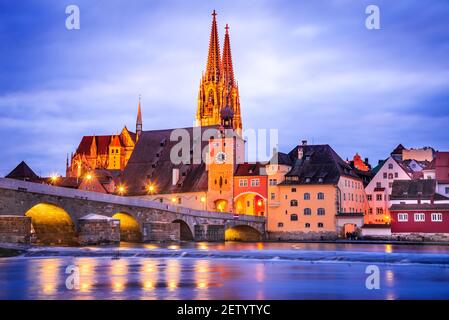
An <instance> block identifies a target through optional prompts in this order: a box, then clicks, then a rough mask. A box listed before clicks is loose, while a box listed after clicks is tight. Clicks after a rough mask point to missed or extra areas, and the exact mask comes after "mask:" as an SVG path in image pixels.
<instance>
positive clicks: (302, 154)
mask: <svg viewBox="0 0 449 320" xmlns="http://www.w3.org/2000/svg"><path fill="white" fill-rule="evenodd" d="M303 157H304V150H303V149H302V147H298V159H302V158H303Z"/></svg>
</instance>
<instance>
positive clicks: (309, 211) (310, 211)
mask: <svg viewBox="0 0 449 320" xmlns="http://www.w3.org/2000/svg"><path fill="white" fill-rule="evenodd" d="M304 215H305V216H311V215H312V209H310V208H304Z"/></svg>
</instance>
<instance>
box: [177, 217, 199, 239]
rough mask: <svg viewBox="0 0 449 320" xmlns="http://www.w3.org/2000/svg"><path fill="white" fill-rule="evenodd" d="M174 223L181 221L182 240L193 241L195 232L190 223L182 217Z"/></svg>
mask: <svg viewBox="0 0 449 320" xmlns="http://www.w3.org/2000/svg"><path fill="white" fill-rule="evenodd" d="M172 223H179V225H180V233H181V234H180V240H181V241H193V240H194V237H193V232H192V228H190V226H189V224H188V223H187V222H185V221H184V220H182V219H176V220H174V221H173V222H172Z"/></svg>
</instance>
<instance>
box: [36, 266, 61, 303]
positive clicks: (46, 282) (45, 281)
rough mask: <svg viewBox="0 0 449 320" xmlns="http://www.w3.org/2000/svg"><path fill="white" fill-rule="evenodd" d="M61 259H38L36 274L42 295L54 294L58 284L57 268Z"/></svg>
mask: <svg viewBox="0 0 449 320" xmlns="http://www.w3.org/2000/svg"><path fill="white" fill-rule="evenodd" d="M60 266H61V261H60V260H59V259H43V260H39V265H38V276H37V279H39V282H40V285H39V286H40V288H41V291H42V293H43V294H44V296H51V295H54V294H56V292H57V289H58V284H59V268H60Z"/></svg>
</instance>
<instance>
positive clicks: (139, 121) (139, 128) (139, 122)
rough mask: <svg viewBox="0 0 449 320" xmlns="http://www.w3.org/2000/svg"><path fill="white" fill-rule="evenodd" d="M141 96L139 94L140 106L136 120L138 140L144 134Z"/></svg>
mask: <svg viewBox="0 0 449 320" xmlns="http://www.w3.org/2000/svg"><path fill="white" fill-rule="evenodd" d="M140 100H141V96H140V95H139V107H138V109H137V120H136V142H137V140H138V139H139V138H140V136H141V135H142V108H141V106H140Z"/></svg>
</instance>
